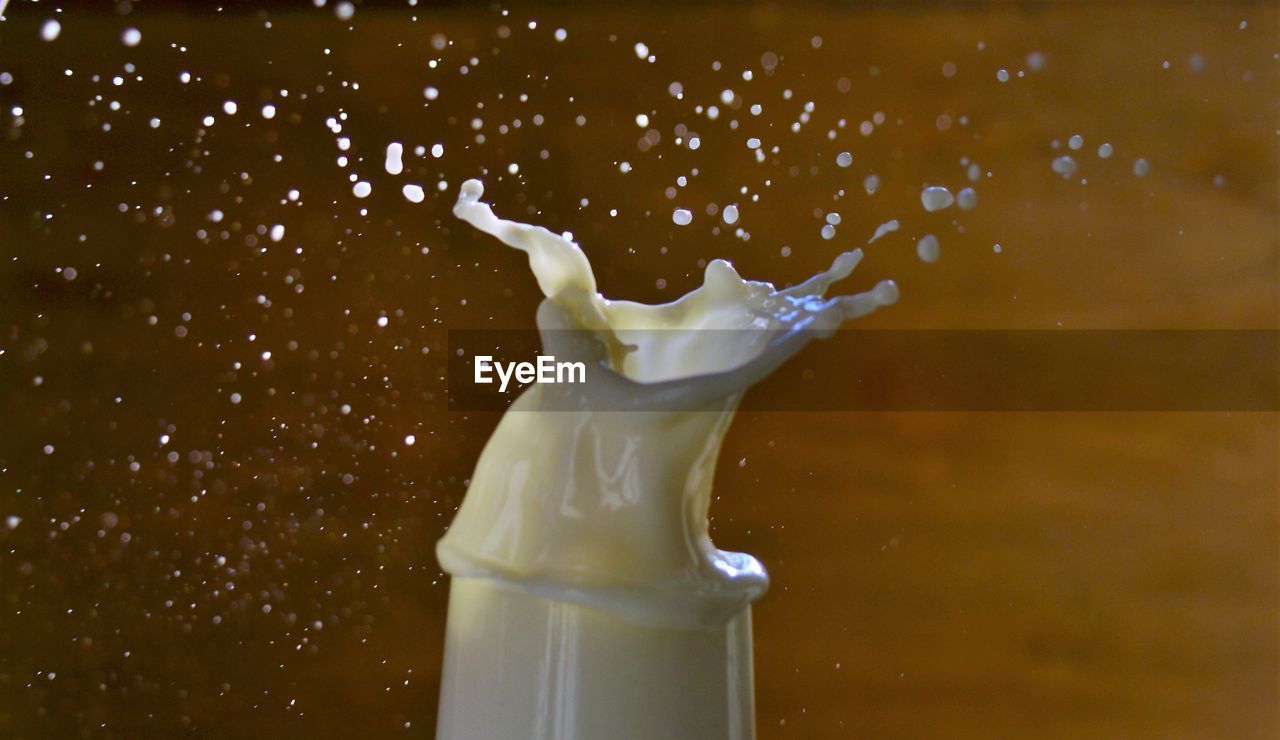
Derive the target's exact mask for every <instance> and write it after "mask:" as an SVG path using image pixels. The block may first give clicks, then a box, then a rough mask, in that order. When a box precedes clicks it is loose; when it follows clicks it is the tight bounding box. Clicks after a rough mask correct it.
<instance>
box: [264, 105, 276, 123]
mask: <svg viewBox="0 0 1280 740" xmlns="http://www.w3.org/2000/svg"><path fill="white" fill-rule="evenodd" d="M262 117H263V118H265V119H267V120H268V121H270V120H271V119H272V118H275V117H276V107H275V106H274V105H272V104H270V103H267V104H266V105H264V106H262Z"/></svg>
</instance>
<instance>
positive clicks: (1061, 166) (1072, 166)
mask: <svg viewBox="0 0 1280 740" xmlns="http://www.w3.org/2000/svg"><path fill="white" fill-rule="evenodd" d="M1053 171H1054V172H1057V173H1058V174H1059V175H1062V176H1063V177H1071V175H1072V174H1073V173H1075V171H1076V161H1075V160H1074V159H1072V158H1071V157H1068V156H1067V155H1065V154H1064V155H1062V156H1061V157H1058V158H1057V159H1055V160H1053Z"/></svg>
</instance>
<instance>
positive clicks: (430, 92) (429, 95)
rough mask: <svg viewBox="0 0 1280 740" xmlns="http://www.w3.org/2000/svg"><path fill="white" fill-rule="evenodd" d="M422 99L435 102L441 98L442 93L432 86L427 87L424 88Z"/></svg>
mask: <svg viewBox="0 0 1280 740" xmlns="http://www.w3.org/2000/svg"><path fill="white" fill-rule="evenodd" d="M422 97H424V98H426V99H427V100H435V99H436V98H438V97H440V91H439V90H437V89H436V88H435V87H434V86H432V85H427V86H426V87H424V88H422Z"/></svg>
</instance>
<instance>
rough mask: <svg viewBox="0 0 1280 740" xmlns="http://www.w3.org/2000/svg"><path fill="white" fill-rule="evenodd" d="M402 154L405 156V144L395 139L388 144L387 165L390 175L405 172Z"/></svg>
mask: <svg viewBox="0 0 1280 740" xmlns="http://www.w3.org/2000/svg"><path fill="white" fill-rule="evenodd" d="M402 156H404V145H403V144H401V143H400V142H398V141H393V142H391V143H390V144H387V161H386V163H385V166H386V168H387V174H388V175H398V174H400V173H401V172H404V161H403V160H401V157H402Z"/></svg>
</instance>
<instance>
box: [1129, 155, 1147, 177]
mask: <svg viewBox="0 0 1280 740" xmlns="http://www.w3.org/2000/svg"><path fill="white" fill-rule="evenodd" d="M1150 171H1151V165H1149V164H1147V160H1145V159H1143V158H1141V157H1139V158H1138V160H1137V161H1136V162H1134V163H1133V174H1135V175H1137V176H1138V177H1144V176H1146V174H1147V173H1148V172H1150Z"/></svg>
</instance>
